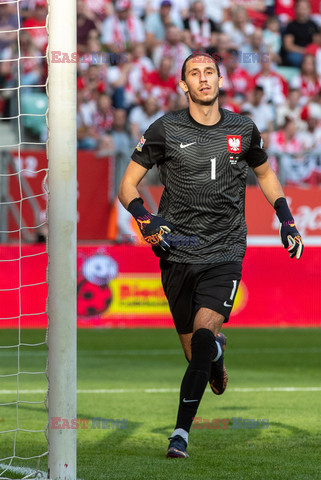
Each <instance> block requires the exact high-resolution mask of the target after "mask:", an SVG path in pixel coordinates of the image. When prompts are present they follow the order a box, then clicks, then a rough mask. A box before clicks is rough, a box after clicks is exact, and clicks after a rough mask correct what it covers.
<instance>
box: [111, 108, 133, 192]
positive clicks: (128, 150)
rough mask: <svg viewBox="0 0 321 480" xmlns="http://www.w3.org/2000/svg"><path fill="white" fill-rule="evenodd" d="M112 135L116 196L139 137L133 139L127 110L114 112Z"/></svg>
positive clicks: (118, 109) (119, 109)
mask: <svg viewBox="0 0 321 480" xmlns="http://www.w3.org/2000/svg"><path fill="white" fill-rule="evenodd" d="M110 134H111V137H112V139H113V145H114V157H115V188H116V189H115V196H116V192H117V191H118V187H119V184H120V180H121V179H122V176H123V175H124V173H125V170H126V168H127V165H128V163H129V160H130V157H131V154H132V151H133V149H134V148H135V146H136V144H137V137H136V138H135V139H133V138H132V136H131V135H130V132H129V131H128V129H127V112H126V110H124V109H121V108H117V109H115V110H114V116H113V124H112V128H111V131H110ZM138 138H140V137H138Z"/></svg>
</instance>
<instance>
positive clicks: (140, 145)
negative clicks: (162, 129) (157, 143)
mask: <svg viewBox="0 0 321 480" xmlns="http://www.w3.org/2000/svg"><path fill="white" fill-rule="evenodd" d="M145 142H146V138H144V135H143V136H142V137H140V140H139V142H138V143H137V145H136V150H138V151H139V152H141V151H142V150H143V146H144V143H145Z"/></svg>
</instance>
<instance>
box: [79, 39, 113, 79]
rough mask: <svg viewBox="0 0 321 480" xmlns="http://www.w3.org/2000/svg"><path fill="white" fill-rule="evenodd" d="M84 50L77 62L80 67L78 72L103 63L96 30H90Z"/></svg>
mask: <svg viewBox="0 0 321 480" xmlns="http://www.w3.org/2000/svg"><path fill="white" fill-rule="evenodd" d="M85 48H86V49H85V52H84V54H83V55H81V56H80V58H79V62H78V63H79V66H80V71H82V70H88V68H89V65H91V64H93V65H97V63H104V62H103V57H102V51H101V44H100V41H99V33H98V30H90V32H89V34H88V38H87V43H86V47H85ZM106 61H107V54H106Z"/></svg>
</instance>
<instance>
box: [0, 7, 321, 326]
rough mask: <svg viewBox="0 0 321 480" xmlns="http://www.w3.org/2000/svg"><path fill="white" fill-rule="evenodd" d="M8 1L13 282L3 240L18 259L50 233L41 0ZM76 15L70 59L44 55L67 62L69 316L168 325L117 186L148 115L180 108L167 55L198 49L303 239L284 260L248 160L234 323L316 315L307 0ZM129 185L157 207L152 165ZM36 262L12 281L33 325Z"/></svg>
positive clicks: (3, 106) (320, 25) (7, 295)
mask: <svg viewBox="0 0 321 480" xmlns="http://www.w3.org/2000/svg"><path fill="white" fill-rule="evenodd" d="M19 8H20V10H19V16H17V7H16V4H10V3H3V4H0V115H1V121H0V144H1V152H0V154H1V159H0V160H1V162H0V165H1V172H0V173H1V174H2V175H1V176H0V179H1V180H0V182H1V184H0V190H1V198H2V201H3V202H8V204H7V205H5V206H2V208H1V210H0V224H1V228H0V242H1V244H0V251H1V254H2V256H3V258H5V259H7V260H8V262H6V263H5V264H4V265H5V266H4V267H3V268H4V269H6V268H7V269H8V270H7V274H6V273H5V272H4V277H3V278H5V282H6V288H9V289H10V288H12V289H14V288H16V285H17V282H20V280H21V279H18V271H19V268H18V265H17V268H16V273H15V272H13V270H15V269H14V268H13V264H12V263H11V264H10V261H9V260H10V259H13V258H16V253H17V251H18V250H16V249H18V248H19V247H18V246H17V242H18V241H19V240H21V244H22V256H24V254H25V252H37V251H39V249H41V248H44V247H43V245H44V242H45V240H46V238H47V231H48V225H47V223H46V203H47V193H46V192H45V191H44V189H43V185H44V184H46V169H47V159H46V150H45V147H46V141H47V138H48V130H47V126H46V120H45V114H46V111H47V106H48V100H47V95H46V80H47V73H48V69H47V59H46V47H47V40H48V39H47V32H46V28H45V21H46V16H47V13H48V9H47V3H46V1H45V0H28V1H27V0H26V1H21V2H19ZM77 12H78V13H77V52H74V54H73V56H72V58H69V57H68V55H66V54H65V53H64V52H55V53H53V52H49V55H51V61H52V62H54V61H60V62H69V61H73V62H77V146H78V324H79V326H83V327H89V326H96V327H97V326H102V327H111V326H116V327H124V326H128V327H135V326H158V327H167V326H171V325H172V323H171V317H170V312H169V310H168V307H167V302H166V299H165V297H164V294H163V292H162V288H161V284H160V278H159V268H158V259H157V258H156V257H154V255H153V253H152V252H151V250H150V248H149V246H146V245H145V244H144V242H143V241H142V239H141V238H140V236H139V232H138V230H137V228H136V226H135V222H133V220H132V218H131V216H130V215H129V214H128V212H127V211H126V210H125V209H124V208H123V207H122V206H121V205H120V203H119V201H118V200H117V190H118V185H119V182H120V179H121V177H122V175H123V173H124V171H125V168H126V166H127V164H128V162H129V161H130V157H131V153H132V151H133V149H134V148H135V146H136V145H137V143H138V142H139V140H140V138H141V136H142V135H143V133H144V131H145V130H146V129H147V128H148V126H149V125H150V124H151V123H152V122H154V121H155V120H156V119H157V118H159V117H160V116H161V115H163V114H164V113H166V112H168V111H169V110H176V109H182V108H186V107H187V104H186V98H185V96H184V95H183V94H182V92H181V91H180V89H179V87H178V81H179V80H180V71H181V66H182V63H183V61H184V59H185V58H186V57H187V56H188V55H189V54H190V53H192V52H195V51H200V50H201V51H205V52H208V53H209V54H210V55H212V56H213V58H214V59H215V60H216V61H218V62H219V65H220V69H221V72H222V76H223V78H224V83H223V89H222V90H221V92H220V97H219V102H220V105H221V107H223V108H226V109H229V110H231V111H233V112H236V113H240V114H241V115H247V116H249V117H251V118H252V119H253V120H254V122H255V123H256V124H257V126H258V128H259V130H260V132H261V135H262V138H263V140H264V146H265V148H266V150H267V152H268V154H269V158H270V162H271V164H272V167H273V169H274V170H275V172H276V173H277V175H278V177H279V179H280V181H281V183H282V185H284V188H285V193H286V196H287V198H288V201H289V203H290V206H291V209H292V212H293V214H294V216H295V219H296V222H297V225H298V228H299V230H300V232H301V234H302V236H303V238H304V240H305V245H306V251H305V253H304V255H303V257H302V260H301V261H300V262H299V263H298V264H297V263H296V262H293V261H292V262H291V264H288V262H289V259H288V258H287V255H286V254H285V252H284V251H283V249H282V248H281V245H280V242H279V239H278V222H277V221H276V218H275V214H274V211H273V209H271V207H270V206H269V205H268V204H267V202H266V200H265V199H264V198H263V195H262V194H261V192H260V191H259V188H258V186H257V185H256V180H255V177H254V175H253V174H252V173H251V172H249V176H248V185H249V186H248V193H247V199H246V217H247V223H248V234H249V237H248V238H249V242H248V243H249V248H248V253H247V255H246V258H245V263H244V276H243V281H242V283H241V286H240V289H239V292H238V297H237V299H236V303H235V307H234V311H233V315H234V316H235V318H236V325H237V326H271V325H273V326H318V325H320V322H321V307H320V299H319V297H318V294H317V291H318V289H319V288H320V273H319V272H320V271H321V261H320V245H321V196H320V185H321V151H320V141H321V13H320V1H319V0H318V1H317V0H316V1H310V2H308V1H306V0H299V1H297V2H295V1H294V0H292V1H291V0H287V1H284V0H255V1H252V0H244V1H242V0H238V1H233V2H231V1H230V0H218V1H215V2H213V1H211V0H204V1H190V0H163V1H159V0H149V1H147V2H145V1H142V0H132V1H128V0H116V1H115V2H112V1H110V0H78V1H77ZM18 24H19V25H20V26H21V27H22V30H20V33H19V36H17V31H16V29H17V27H18ZM1 32H3V33H1ZM18 87H19V88H18ZM21 114H22V115H21ZM18 171H19V172H20V174H19V175H17V172H18ZM140 189H141V195H142V196H143V198H144V199H145V204H146V206H147V208H149V209H150V210H151V211H153V212H157V206H158V202H159V199H160V196H161V192H162V185H160V183H159V180H158V176H157V171H156V170H155V169H153V170H152V171H150V172H148V174H147V176H146V178H145V179H144V180H143V182H142V184H141V186H140ZM41 245H42V246H41ZM267 247H268V248H267ZM45 264H46V259H45V258H44V256H39V257H38V258H37V257H35V258H34V262H33V264H32V265H31V264H30V265H27V264H26V265H25V266H24V271H25V272H26V273H25V282H26V284H30V285H31V284H32V285H33V286H32V287H28V288H26V289H24V292H25V300H24V295H22V297H21V298H20V300H19V301H20V302H22V308H24V309H25V310H23V311H25V312H27V313H26V316H25V317H23V319H22V326H27V327H28V326H33V327H42V326H45V325H46V317H45V315H44V314H41V315H37V316H34V315H33V312H36V311H38V312H43V311H44V308H42V307H41V306H40V305H36V303H37V302H40V301H41V298H42V299H43V298H45V296H46V294H45V290H43V289H45V286H44V285H38V286H36V285H35V284H36V283H41V282H40V281H38V280H39V278H38V277H39V275H40V276H41V278H42V274H41V273H39V272H42V271H43V267H44V265H45ZM9 267H10V269H9ZM288 268H291V272H292V275H293V278H296V281H297V282H299V285H300V291H301V295H300V296H298V297H297V298H293V295H292V291H293V285H292V283H291V282H289V281H288V280H287V281H285V273H286V272H287V270H288ZM262 271H264V275H262V276H260V278H261V283H260V285H258V284H257V275H258V273H260V272H262ZM12 272H13V273H12ZM19 285H20V283H19ZM30 289H32V290H30ZM37 289H38V290H37ZM266 289H268V290H266ZM266 291H268V295H267V294H266ZM0 294H1V299H2V302H1V304H2V308H1V310H2V314H1V317H4V318H11V317H13V316H14V315H15V312H13V310H14V308H15V307H13V305H14V301H15V298H14V295H15V292H14V291H13V290H12V291H6V292H0ZM30 297H33V302H31V301H30ZM284 298H287V299H289V300H288V301H287V302H284V301H283V300H284ZM308 298H309V299H312V300H311V301H307V299H308ZM275 305H278V308H277V309H276V308H275ZM276 310H277V311H276ZM262 312H263V314H262ZM15 322H16V320H6V321H5V322H4V324H3V326H4V327H5V326H8V327H10V326H13V324H14V323H15Z"/></svg>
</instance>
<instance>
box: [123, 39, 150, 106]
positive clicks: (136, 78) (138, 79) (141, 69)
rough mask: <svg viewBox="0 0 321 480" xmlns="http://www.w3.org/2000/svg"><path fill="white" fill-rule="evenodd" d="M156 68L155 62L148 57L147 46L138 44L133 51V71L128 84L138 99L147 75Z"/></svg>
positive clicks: (130, 73) (130, 72) (131, 70)
mask: <svg viewBox="0 0 321 480" xmlns="http://www.w3.org/2000/svg"><path fill="white" fill-rule="evenodd" d="M154 68H155V67H154V64H153V62H152V61H151V59H150V58H149V57H147V55H146V46H145V44H143V43H137V44H136V45H135V46H134V47H133V49H132V62H131V69H130V71H129V75H128V82H129V84H130V85H131V89H132V90H133V92H134V93H135V96H136V98H139V94H140V92H141V88H142V84H143V81H144V78H145V76H146V74H148V73H150V72H152V71H153V70H154ZM135 103H136V102H135Z"/></svg>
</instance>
